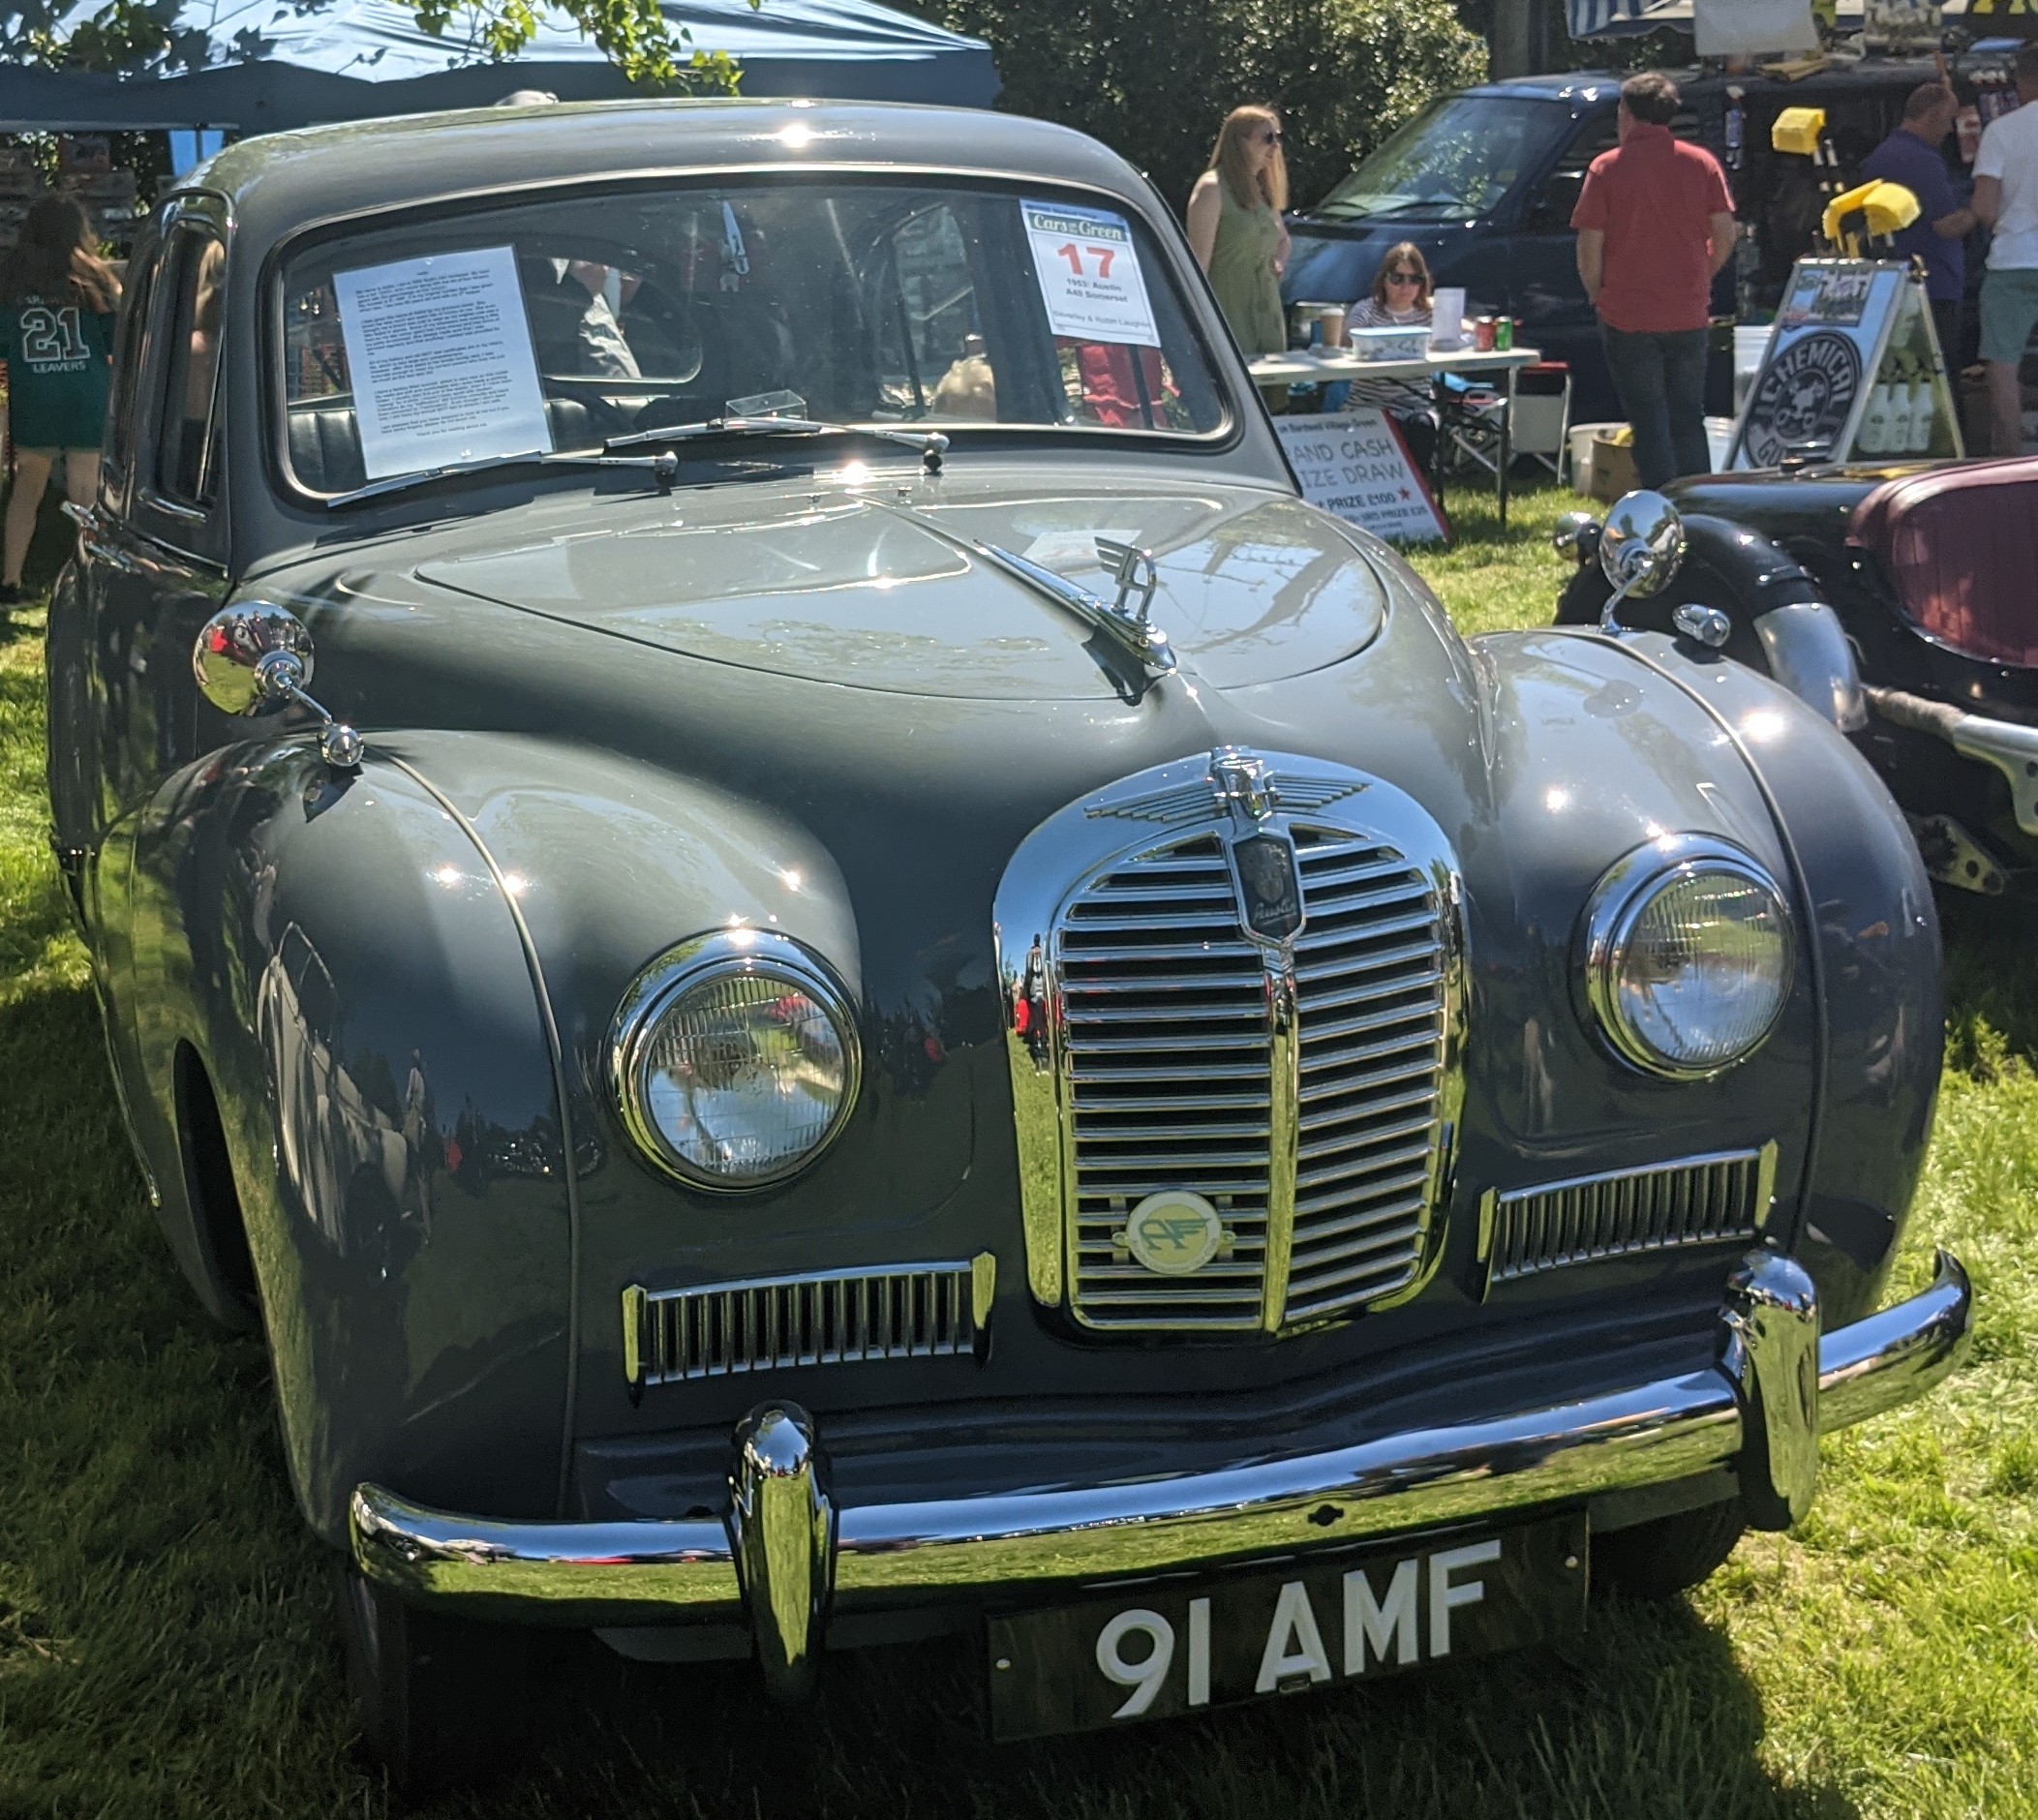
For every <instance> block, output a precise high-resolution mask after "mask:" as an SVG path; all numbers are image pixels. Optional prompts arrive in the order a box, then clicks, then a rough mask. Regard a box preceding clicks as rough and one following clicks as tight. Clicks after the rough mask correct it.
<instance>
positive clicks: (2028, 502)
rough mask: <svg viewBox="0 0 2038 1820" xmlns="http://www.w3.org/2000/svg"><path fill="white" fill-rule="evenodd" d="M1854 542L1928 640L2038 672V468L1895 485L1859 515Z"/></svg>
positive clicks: (1964, 471) (1999, 465) (1954, 474)
mask: <svg viewBox="0 0 2038 1820" xmlns="http://www.w3.org/2000/svg"><path fill="white" fill-rule="evenodd" d="M1847 541H1848V542H1849V543H1851V544H1854V545H1857V546H1858V547H1859V548H1861V549H1863V550H1866V551H1868V552H1869V553H1870V554H1871V555H1873V556H1875V557H1877V558H1878V559H1880V561H1881V562H1882V566H1883V568H1884V570H1885V571H1886V572H1887V573H1888V575H1889V577H1890V579H1891V581H1892V582H1893V583H1894V584H1895V585H1896V590H1897V597H1898V599H1899V600H1900V601H1901V602H1902V606H1903V613H1904V617H1905V618H1906V619H1908V620H1909V621H1910V622H1911V623H1912V624H1913V625H1914V626H1916V627H1917V628H1918V630H1919V631H1920V632H1922V633H1924V635H1925V636H1926V637H1927V638H1930V639H1932V640H1934V641H1935V642H1937V643H1939V644H1942V645H1945V646H1948V647H1950V648H1951V649H1952V650H1954V651H1957V652H1961V653H1962V655H1964V656H1968V657H1978V658H1981V659H1982V660H1984V661H1986V662H1990V663H2007V664H2017V665H2021V666H2023V667H2025V668H2032V667H2038V459H2033V458H2031V457H2028V456H2022V457H2016V458H2013V459H2011V460H2008V461H1994V462H1976V463H1971V464H1965V465H1962V466H1960V467H1949V468H1934V469H1932V470H1928V471H1926V472H1923V473H1915V474H1907V475H1905V476H1903V477H1902V478H1901V479H1898V480H1890V481H1886V482H1884V483H1883V485H1881V486H1879V487H1877V488H1876V489H1875V491H1874V492H1872V493H1871V494H1870V495H1869V496H1868V498H1867V499H1865V500H1863V501H1861V503H1860V504H1859V505H1858V506H1856V507H1855V508H1854V517H1853V521H1852V523H1851V524H1850V526H1849V527H1848V531H1847Z"/></svg>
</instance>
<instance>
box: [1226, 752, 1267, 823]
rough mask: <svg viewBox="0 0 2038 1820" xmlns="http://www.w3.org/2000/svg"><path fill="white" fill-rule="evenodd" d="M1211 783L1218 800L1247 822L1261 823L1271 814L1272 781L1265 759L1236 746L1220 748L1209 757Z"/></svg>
mask: <svg viewBox="0 0 2038 1820" xmlns="http://www.w3.org/2000/svg"><path fill="white" fill-rule="evenodd" d="M1210 782H1211V783H1212V784H1213V785H1214V786H1215V787H1216V790H1217V801H1218V803H1219V804H1220V805H1221V806H1223V807H1225V808H1228V809H1231V810H1232V811H1233V812H1234V813H1236V814H1239V815H1243V816H1244V817H1245V819H1246V820H1247V821H1252V822H1263V821H1265V820H1266V818H1267V817H1268V816H1269V815H1271V814H1272V813H1273V812H1274V803H1275V789H1274V780H1273V778H1272V777H1271V776H1270V775H1269V774H1267V769H1266V760H1265V759H1263V758H1262V757H1260V756H1259V754H1258V753H1255V752H1249V751H1247V750H1246V749H1245V748H1244V747H1243V746H1239V745H1220V746H1219V747H1218V748H1217V749H1216V750H1215V751H1214V752H1212V753H1211V754H1210Z"/></svg>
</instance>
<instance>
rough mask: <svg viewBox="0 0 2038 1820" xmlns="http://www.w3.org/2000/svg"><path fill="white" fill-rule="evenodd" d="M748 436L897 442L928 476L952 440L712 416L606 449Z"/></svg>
mask: <svg viewBox="0 0 2038 1820" xmlns="http://www.w3.org/2000/svg"><path fill="white" fill-rule="evenodd" d="M745 436H867V437H874V438H876V440H878V441H880V442H896V443H897V444H898V446H899V447H900V448H909V449H911V450H912V451H913V452H914V453H915V454H916V455H918V456H919V457H920V459H921V460H922V461H924V462H925V463H926V464H927V469H928V473H934V474H937V473H939V472H940V471H941V457H942V456H943V455H944V454H946V453H947V452H948V438H947V437H945V436H943V435H942V434H941V432H940V431H939V430H892V429H887V428H886V427H885V426H884V425H882V424H874V423H824V422H822V421H820V420H819V419H817V418H814V417H708V418H705V419H703V420H702V421H701V422H699V423H676V424H672V425H669V426H668V427H667V428H665V429H663V430H632V431H631V432H630V433H629V434H628V435H627V436H612V437H610V438H609V440H607V441H606V442H604V443H603V444H602V447H603V448H605V449H619V448H649V447H651V446H653V445H654V444H663V445H665V446H667V447H670V446H671V445H672V444H673V443H675V442H693V441H700V440H704V439H708V438H714V437H745Z"/></svg>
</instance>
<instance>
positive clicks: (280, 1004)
mask: <svg viewBox="0 0 2038 1820" xmlns="http://www.w3.org/2000/svg"><path fill="white" fill-rule="evenodd" d="M131 920H132V928H133V932H134V944H133V947H134V956H135V961H134V972H135V998H136V1005H137V1019H136V1021H137V1027H138V1029H139V1032H140V1036H139V1047H140V1051H141V1065H142V1072H143V1075H144V1077H145V1079H146V1080H147V1083H148V1091H149V1095H150V1098H151V1100H152V1102H154V1105H153V1108H152V1109H153V1111H154V1113H155V1117H154V1118H153V1119H152V1120H151V1121H150V1122H151V1125H152V1126H153V1127H154V1128H157V1129H163V1130H168V1131H172V1132H174V1131H176V1130H178V1129H179V1124H180V1119H179V1112H180V1108H179V1107H177V1106H176V1104H175V1099H176V1093H177V1082H178V1077H179V1068H178V1059H177V1058H178V1054H179V1051H180V1049H182V1048H184V1047H186V1046H188V1047H189V1049H190V1050H191V1052H192V1053H194V1054H195V1055H196V1056H197V1057H198V1060H199V1061H200V1063H201V1064H202V1066H203V1068H204V1070H205V1073H206V1075H207V1077H209V1080H210V1083H211V1086H212V1090H213V1093H214V1096H215V1098H216V1100H217V1103H218V1106H219V1110H220V1113H221V1124H222V1126H223V1128H224V1133H225V1138H226V1144H227V1149H228V1157H229V1159H230V1162H231V1165H232V1176H233V1181H234V1185H235V1188H236V1191H237V1194H238V1198H239V1202H240V1210H241V1216H242V1220H243V1224H244V1228H245V1231H246V1236H247V1240H248V1246H249V1250H250V1253H251V1255H252V1259H253V1263H254V1269H255V1276H256V1280H257V1283H258V1285H259V1297H260V1303H261V1311H262V1317H263V1321H264V1325H265V1327H266V1330H267V1335H268V1342H269V1350H270V1353H271V1357H272V1362H273V1370H274V1376H275V1383H276V1393H277V1399H278V1403H279V1406H280V1410H281V1413H282V1421H283V1430H284V1437H285V1442H286V1449H287V1454H288V1458H289V1469H290V1474H291V1479H292V1482H293V1484H294V1487H295V1489H296V1492H297V1496H298V1499H299V1502H301V1504H302V1505H303V1508H304V1510H305V1513H306V1515H307V1517H308V1518H309V1520H310V1522H311V1524H312V1526H313V1528H314V1529H315V1530H316V1531H318V1532H319V1534H320V1535H322V1536H323V1537H325V1538H326V1539H327V1540H328V1541H332V1542H336V1543H337V1542H340V1541H341V1540H343V1538H344V1537H345V1534H346V1506H347V1499H348V1497H349V1495H350V1493H351V1491H352V1489H353V1487H354V1486H355V1484H357V1483H358V1482H359V1481H360V1480H361V1479H362V1478H363V1477H379V1476H385V1475H386V1476H387V1477H388V1478H389V1479H391V1480H393V1481H394V1482H396V1483H400V1484H406V1485H414V1486H418V1487H423V1486H425V1485H437V1486H439V1487H441V1493H442V1495H444V1496H447V1497H459V1498H465V1499H470V1500H471V1499H472V1498H473V1497H474V1496H475V1493H476V1489H477V1488H486V1492H485V1497H486V1502H488V1504H489V1506H490V1508H491V1509H493V1510H496V1511H497V1512H499V1513H500V1514H502V1515H504V1516H532V1517H536V1516H544V1515H549V1514H553V1513H555V1511H556V1509H557V1505H558V1500H559V1495H560V1491H559V1488H560V1470H561V1469H560V1463H561V1457H562V1448H563V1442H564V1432H565V1409H566V1397H567V1386H568V1381H569V1378H570V1371H571V1357H572V1348H571V1328H572V1303H571V1264H572V1222H571V1206H570V1194H569V1182H568V1169H567V1159H566V1155H565V1152H564V1148H563V1142H562V1116H561V1100H560V1092H559V1081H558V1077H557V1070H556V1066H555V1058H554V1054H553V1049H552V1045H551V1044H550V1042H549V1040H548V1035H547V1030H546V1023H545V1018H544V1016H543V1011H542V1005H541V1001H540V999H539V997H538V995H537V992H536V991H535V989H534V986H533V972H532V966H531V964H530V959H529V956H528V955H527V952H526V949H525V946H524V943H523V940H522V938H521V934H520V930H519V927H518V924H517V920H516V917H515V915H514V913H513V909H512V906H511V903H510V901H509V899H508V896H507V895H506V894H505V892H504V890H503V889H502V883H501V881H500V880H499V879H498V878H497V877H496V876H495V875H494V874H493V873H492V872H491V870H490V868H489V866H488V865H487V864H486V862H485V860H484V859H483V857H482V855H481V854H480V853H479V851H478V850H477V849H476V847H475V844H474V842H473V840H472V839H471V837H470V835H469V834H468V832H467V830H466V829H465V828H463V827H462V826H461V824H460V823H459V822H458V821H457V820H455V819H454V818H453V817H451V816H449V815H448V814H447V813H446V812H445V810H444V808H443V806H442V805H441V803H440V802H439V801H438V799H437V798H436V797H435V796H433V794H432V793H431V792H430V791H429V790H427V789H425V788H424V787H422V786H421V785H420V784H419V783H418V782H417V780H416V779H415V778H414V777H413V776H412V775H411V774H410V773H409V772H408V771H406V770H405V769H404V768H403V767H402V766H400V765H397V764H394V763H391V762H389V761H388V760H387V759H386V758H385V757H383V756H380V755H377V754H371V756H370V758H369V760H368V761H367V763H366V765H365V766H364V767H363V768H362V770H361V771H360V772H359V773H358V774H354V775H351V776H345V777H336V776H335V775H334V774H332V773H330V772H329V771H328V770H327V769H326V768H325V766H324V765H323V764H321V763H320V762H319V759H318V758H317V757H316V755H315V754H314V753H312V752H311V751H310V750H309V749H308V748H306V747H305V746H303V745H301V744H299V743H276V744H267V745H244V746H238V747H230V748H228V749H226V750H224V751H221V752H216V753H213V754H211V755H210V756H209V757H208V758H207V759H205V760H204V761H202V762H201V763H200V764H198V765H196V766H193V767H191V768H188V769H187V770H186V771H184V772H181V773H179V774H177V775H176V776H174V777H172V778H171V779H170V780H169V781H168V783H167V784H166V786H165V787H164V789H163V790H162V791H161V792H160V793H159V795H158V796H157V798H156V799H155V801H154V803H153V804H151V806H150V809H149V811H148V813H147V814H146V815H145V817H144V818H143V826H142V828H141V831H140V833H139V834H138V835H137V841H136V864H135V874H134V882H133V886H132V891H131ZM187 1141H188V1136H187ZM215 1211H216V1210H215ZM192 1214H193V1217H194V1218H195V1219H199V1222H200V1224H201V1225H202V1220H201V1219H200V1214H199V1210H197V1209H194V1210H192ZM173 1242H174V1240H173ZM178 1250H179V1252H180V1254H181V1255H183V1256H184V1257H185V1258H186V1259H187V1267H190V1264H189V1259H190V1258H191V1257H192V1256H194V1255H196V1256H198V1257H199V1258H200V1259H202V1257H203V1255H204V1250H205V1248H204V1245H203V1240H202V1233H201V1232H200V1233H198V1234H196V1235H187V1242H186V1243H185V1244H182V1245H179V1246H178Z"/></svg>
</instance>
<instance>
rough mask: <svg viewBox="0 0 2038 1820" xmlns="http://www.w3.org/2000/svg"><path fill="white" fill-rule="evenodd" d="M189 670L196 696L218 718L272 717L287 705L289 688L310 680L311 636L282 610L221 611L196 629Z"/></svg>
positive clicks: (263, 606)
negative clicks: (218, 714)
mask: <svg viewBox="0 0 2038 1820" xmlns="http://www.w3.org/2000/svg"><path fill="white" fill-rule="evenodd" d="M278 659H288V660H289V661H288V662H279V661H277V660H278ZM191 668H192V674H193V675H194V676H195V677H196V678H197V679H198V693H199V694H200V695H202V696H204V698H205V699H206V700H207V701H208V702H210V703H211V704H212V705H213V706H214V707H215V708H217V709H219V710H220V712H221V713H228V714H266V713H274V712H275V711H276V710H277V709H279V708H282V707H284V706H286V705H287V704H288V703H289V686H294V687H297V688H303V687H305V686H306V685H307V684H308V683H310V682H311V680H312V635H311V634H310V633H309V632H307V631H306V630H305V629H304V622H303V621H301V620H300V619H298V617H297V616H296V615H295V614H294V613H292V612H290V610H289V608H288V607H277V606H271V605H270V604H269V603H268V602H267V601H265V600H251V601H247V602H245V603H243V604H242V605H239V606H233V607H223V608H221V609H220V611H219V612H217V613H215V614H214V615H213V616H212V618H211V619H209V620H207V621H206V622H205V623H204V625H203V626H202V627H200V628H199V631H198V642H197V644H195V645H194V646H193V647H192V652H191ZM286 672H288V673H289V686H286V685H285V683H284V681H283V679H284V676H285V674H286Z"/></svg>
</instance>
